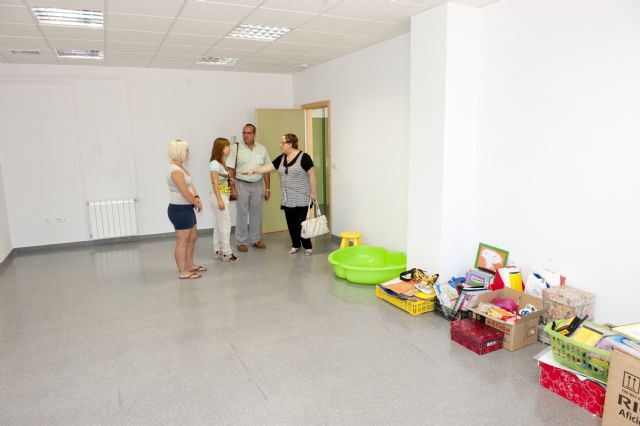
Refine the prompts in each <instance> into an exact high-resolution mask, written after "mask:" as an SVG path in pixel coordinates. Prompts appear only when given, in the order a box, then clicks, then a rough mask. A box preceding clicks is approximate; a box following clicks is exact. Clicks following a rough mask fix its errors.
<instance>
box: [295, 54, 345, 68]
mask: <svg viewBox="0 0 640 426" xmlns="http://www.w3.org/2000/svg"><path fill="white" fill-rule="evenodd" d="M332 59H334V57H333V56H327V55H309V54H305V55H298V56H294V57H293V58H290V59H287V60H286V61H284V63H287V64H309V65H317V64H322V63H324V62H329V61H330V60H332Z"/></svg>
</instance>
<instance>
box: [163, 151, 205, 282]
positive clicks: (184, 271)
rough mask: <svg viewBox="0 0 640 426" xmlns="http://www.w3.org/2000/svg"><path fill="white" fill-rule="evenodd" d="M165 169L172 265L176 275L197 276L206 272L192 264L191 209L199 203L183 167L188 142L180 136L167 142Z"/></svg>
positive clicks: (194, 231) (195, 234) (193, 228)
mask: <svg viewBox="0 0 640 426" xmlns="http://www.w3.org/2000/svg"><path fill="white" fill-rule="evenodd" d="M169 158H170V159H171V163H169V171H168V175H167V183H168V185H169V194H170V201H169V208H168V209H167V214H168V215H169V220H170V221H171V223H172V224H173V227H174V229H175V230H176V250H175V257H176V265H178V278H180V279H197V278H201V277H202V275H200V274H199V272H203V271H206V270H207V268H206V267H205V266H203V265H196V264H195V263H193V252H194V250H195V245H196V240H197V239H198V230H197V229H196V214H195V212H194V209H197V210H198V211H202V202H201V201H200V196H199V195H198V192H197V191H196V188H195V187H194V186H193V184H192V183H191V174H190V173H189V171H188V170H187V169H186V168H185V167H184V163H185V162H186V161H187V160H188V159H189V145H188V144H187V142H186V141H183V140H181V139H174V140H172V141H171V142H170V143H169Z"/></svg>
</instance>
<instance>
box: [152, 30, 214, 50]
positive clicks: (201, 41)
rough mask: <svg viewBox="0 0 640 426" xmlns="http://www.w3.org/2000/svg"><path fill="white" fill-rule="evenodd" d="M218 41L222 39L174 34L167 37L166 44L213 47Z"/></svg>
mask: <svg viewBox="0 0 640 426" xmlns="http://www.w3.org/2000/svg"><path fill="white" fill-rule="evenodd" d="M218 40H220V37H207V36H197V35H191V34H176V33H173V32H172V33H171V34H169V35H168V36H167V38H166V39H165V40H164V42H165V43H167V44H179V45H186V46H204V47H211V46H213V45H214V44H215V43H216V42H217V41H218Z"/></svg>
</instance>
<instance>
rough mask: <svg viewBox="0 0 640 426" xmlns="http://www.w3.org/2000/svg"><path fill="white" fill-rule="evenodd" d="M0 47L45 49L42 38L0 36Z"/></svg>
mask: <svg viewBox="0 0 640 426" xmlns="http://www.w3.org/2000/svg"><path fill="white" fill-rule="evenodd" d="M0 47H10V48H17V49H22V48H27V49H28V48H36V49H37V48H46V47H48V46H47V43H45V41H44V38H42V37H9V36H0Z"/></svg>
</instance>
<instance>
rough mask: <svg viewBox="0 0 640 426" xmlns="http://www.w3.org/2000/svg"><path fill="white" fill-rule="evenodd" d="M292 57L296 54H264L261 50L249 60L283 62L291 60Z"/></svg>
mask: <svg viewBox="0 0 640 426" xmlns="http://www.w3.org/2000/svg"><path fill="white" fill-rule="evenodd" d="M294 55H296V54H295V53H291V52H275V51H271V52H265V51H264V50H261V51H260V52H257V53H256V54H255V55H252V56H251V57H250V58H249V59H255V60H258V61H284V60H286V59H289V58H291V57H292V56H294Z"/></svg>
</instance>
